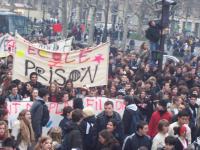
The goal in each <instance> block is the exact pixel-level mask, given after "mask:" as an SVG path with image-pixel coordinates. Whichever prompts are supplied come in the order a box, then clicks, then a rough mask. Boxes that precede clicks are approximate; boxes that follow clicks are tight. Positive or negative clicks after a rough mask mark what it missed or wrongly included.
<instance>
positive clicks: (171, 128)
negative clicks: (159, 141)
mask: <svg viewBox="0 0 200 150" xmlns="http://www.w3.org/2000/svg"><path fill="white" fill-rule="evenodd" d="M174 127H179V124H178V122H174V123H172V124H170V125H169V132H168V134H169V135H170V136H174V137H178V135H174ZM185 127H186V139H187V140H188V144H191V129H190V127H189V126H188V125H187V124H185Z"/></svg>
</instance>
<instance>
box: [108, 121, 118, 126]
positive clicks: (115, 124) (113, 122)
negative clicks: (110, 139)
mask: <svg viewBox="0 0 200 150" xmlns="http://www.w3.org/2000/svg"><path fill="white" fill-rule="evenodd" d="M108 122H112V124H113V126H114V127H116V126H117V122H116V120H115V119H110V120H109V121H108Z"/></svg>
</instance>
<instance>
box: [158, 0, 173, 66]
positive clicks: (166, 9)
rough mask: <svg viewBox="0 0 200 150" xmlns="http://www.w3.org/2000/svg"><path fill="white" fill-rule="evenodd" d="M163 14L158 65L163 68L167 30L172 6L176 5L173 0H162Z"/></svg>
mask: <svg viewBox="0 0 200 150" xmlns="http://www.w3.org/2000/svg"><path fill="white" fill-rule="evenodd" d="M161 4H162V16H161V37H160V50H159V52H158V53H159V55H160V57H159V60H158V67H159V69H160V70H162V65H163V54H164V51H165V38H166V36H165V30H166V29H168V28H169V17H170V6H171V5H176V2H175V1H173V0H162V3H161Z"/></svg>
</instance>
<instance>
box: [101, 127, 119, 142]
mask: <svg viewBox="0 0 200 150" xmlns="http://www.w3.org/2000/svg"><path fill="white" fill-rule="evenodd" d="M99 135H100V136H102V137H103V138H104V139H105V141H106V143H105V144H104V145H109V144H112V143H118V141H117V140H116V139H115V137H114V136H113V134H112V133H111V132H109V131H108V130H106V129H104V130H102V131H100V132H99Z"/></svg>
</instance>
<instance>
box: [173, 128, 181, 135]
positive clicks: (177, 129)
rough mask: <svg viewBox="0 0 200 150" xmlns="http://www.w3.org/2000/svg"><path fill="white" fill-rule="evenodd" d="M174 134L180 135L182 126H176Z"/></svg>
mask: <svg viewBox="0 0 200 150" xmlns="http://www.w3.org/2000/svg"><path fill="white" fill-rule="evenodd" d="M173 129H174V135H179V136H180V129H181V127H174V128H173Z"/></svg>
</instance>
